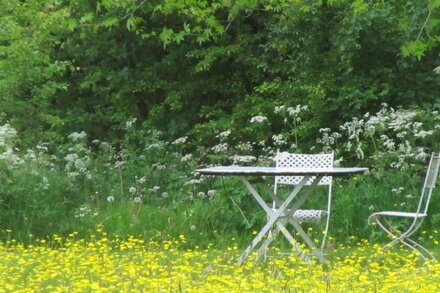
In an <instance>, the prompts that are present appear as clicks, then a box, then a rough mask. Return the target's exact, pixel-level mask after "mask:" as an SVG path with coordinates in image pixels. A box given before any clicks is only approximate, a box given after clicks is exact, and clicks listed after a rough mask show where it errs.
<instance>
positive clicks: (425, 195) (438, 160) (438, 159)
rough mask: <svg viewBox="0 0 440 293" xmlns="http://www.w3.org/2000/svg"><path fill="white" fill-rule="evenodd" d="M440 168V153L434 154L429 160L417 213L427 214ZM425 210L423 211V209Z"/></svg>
mask: <svg viewBox="0 0 440 293" xmlns="http://www.w3.org/2000/svg"><path fill="white" fill-rule="evenodd" d="M439 167H440V153H432V154H431V158H430V160H429V165H428V170H427V171H426V177H425V182H424V184H423V189H422V193H421V196H420V201H419V205H418V207H417V213H424V214H427V212H428V206H429V202H430V201H431V195H432V190H433V189H434V187H435V184H436V182H437V178H438V171H439ZM421 208H423V210H422V209H421Z"/></svg>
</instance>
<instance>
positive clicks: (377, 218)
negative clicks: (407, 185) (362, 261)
mask: <svg viewBox="0 0 440 293" xmlns="http://www.w3.org/2000/svg"><path fill="white" fill-rule="evenodd" d="M439 166H440V153H432V155H431V159H430V160H429V165H428V170H427V172H426V177H425V181H424V184H423V189H422V192H421V194H420V199H419V202H418V205H417V210H416V211H415V212H401V211H382V212H376V213H373V214H371V215H370V217H369V218H368V224H374V223H375V224H377V225H378V226H379V227H380V228H381V229H382V230H383V231H385V233H386V234H388V235H389V236H390V237H391V238H392V239H393V240H392V241H391V242H389V243H388V244H387V245H385V248H389V247H391V246H393V245H394V244H397V243H399V242H400V243H402V244H403V245H405V246H406V247H408V248H409V249H412V250H414V251H416V252H418V253H419V254H420V256H421V257H422V258H423V259H424V260H426V258H430V259H432V260H435V257H434V255H432V253H430V252H429V251H428V250H427V249H426V248H425V247H423V246H422V245H421V244H419V243H417V242H416V241H414V240H413V239H411V238H410V237H411V236H412V235H413V234H414V233H415V232H416V231H417V230H418V229H419V228H420V226H421V225H422V222H423V220H424V219H425V218H426V217H427V216H428V206H429V202H430V201H431V195H432V191H433V189H434V187H435V183H436V181H437V177H438V170H439ZM391 218H394V219H398V218H401V219H406V220H409V223H408V222H407V225H409V226H406V227H408V228H407V229H404V230H403V231H399V230H398V229H396V228H395V227H394V226H393V225H392V223H391V222H390V221H389V220H388V219H391Z"/></svg>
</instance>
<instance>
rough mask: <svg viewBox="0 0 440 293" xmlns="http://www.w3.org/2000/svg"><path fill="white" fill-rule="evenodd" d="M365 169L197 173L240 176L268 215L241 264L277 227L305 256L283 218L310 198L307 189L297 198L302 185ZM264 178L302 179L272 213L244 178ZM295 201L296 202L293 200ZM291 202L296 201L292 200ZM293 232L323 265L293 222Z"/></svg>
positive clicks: (215, 169) (230, 168) (224, 169)
mask: <svg viewBox="0 0 440 293" xmlns="http://www.w3.org/2000/svg"><path fill="white" fill-rule="evenodd" d="M367 170H368V168H361V167H349V168H341V167H333V168H277V167H243V166H217V167H210V168H202V169H197V170H196V171H197V172H199V173H200V174H203V175H218V176H239V177H240V178H241V180H242V182H243V183H244V184H245V186H246V187H247V189H248V190H249V192H250V193H251V194H252V195H253V197H254V198H255V200H256V201H257V202H258V204H259V205H260V206H261V207H262V208H263V210H264V211H265V212H266V213H267V215H268V217H267V223H266V225H264V227H263V228H262V229H261V230H260V232H259V233H258V234H257V235H256V236H255V238H254V239H253V240H252V243H251V244H250V245H249V246H248V247H247V248H246V250H245V251H244V252H243V253H242V255H241V256H240V258H239V261H238V263H239V264H240V265H241V264H242V263H243V262H244V261H245V260H246V259H247V258H248V256H249V255H250V254H251V252H252V251H253V250H254V248H255V247H256V246H257V245H258V244H259V243H260V241H261V240H262V239H263V237H264V236H265V235H266V234H268V233H269V231H271V230H272V229H273V228H276V230H277V231H279V232H281V233H282V234H283V235H284V236H285V237H286V239H287V240H288V241H289V243H290V244H291V245H292V246H293V248H294V249H296V250H297V251H298V253H299V254H300V255H302V256H305V254H303V253H302V249H301V248H300V247H299V245H298V244H297V241H296V240H295V239H294V237H293V236H292V235H291V234H290V232H289V231H288V230H287V229H286V228H285V226H284V225H285V223H286V221H285V219H286V218H288V219H290V218H291V217H290V216H291V215H293V213H294V212H295V211H296V210H297V209H298V208H300V207H301V205H302V204H303V203H304V201H305V200H306V198H307V197H308V196H309V195H310V190H311V188H310V189H307V190H305V192H302V193H301V195H300V196H298V198H297V195H298V194H299V193H300V191H301V190H302V188H303V186H304V185H305V183H306V182H308V181H309V182H310V181H313V183H312V184H311V186H316V185H317V183H318V182H319V181H320V180H321V179H322V177H323V176H344V175H350V174H356V173H363V172H365V171H367ZM263 176H271V177H273V176H304V177H303V178H302V180H301V181H300V182H299V183H298V184H297V185H296V186H295V187H294V188H293V190H292V191H291V192H290V194H289V195H288V196H287V197H286V198H285V199H284V201H282V203H281V204H280V206H279V207H278V208H277V209H276V210H274V209H272V208H270V207H269V206H268V204H267V203H266V202H265V200H264V199H263V198H262V196H261V195H260V194H259V193H258V191H257V190H256V188H255V187H254V185H253V184H251V183H250V181H249V180H248V179H247V177H263ZM266 191H267V192H268V194H269V195H270V196H271V197H272V198H274V197H276V196H275V195H274V194H273V192H272V191H271V190H270V189H266ZM296 198H297V199H296ZM294 199H296V200H295V201H294ZM292 224H293V225H294V228H295V230H297V231H298V232H299V234H300V236H301V237H302V238H303V240H304V241H305V242H306V244H307V245H308V246H309V247H310V248H311V249H312V251H313V252H314V253H315V255H316V256H317V258H318V260H319V262H321V263H324V262H325V258H324V256H323V255H322V253H321V252H320V251H319V250H318V249H316V247H315V245H314V244H313V241H312V240H311V239H310V237H309V236H308V235H307V233H305V232H304V231H303V230H302V229H301V228H300V227H299V225H297V223H295V221H293V222H292ZM273 237H274V236H273V235H272V233H269V235H268V237H267V239H266V240H265V242H264V243H263V244H262V245H261V246H260V249H259V251H258V255H260V256H261V254H262V253H264V249H265V248H266V247H267V246H268V245H269V244H270V243H271V242H272V240H273Z"/></svg>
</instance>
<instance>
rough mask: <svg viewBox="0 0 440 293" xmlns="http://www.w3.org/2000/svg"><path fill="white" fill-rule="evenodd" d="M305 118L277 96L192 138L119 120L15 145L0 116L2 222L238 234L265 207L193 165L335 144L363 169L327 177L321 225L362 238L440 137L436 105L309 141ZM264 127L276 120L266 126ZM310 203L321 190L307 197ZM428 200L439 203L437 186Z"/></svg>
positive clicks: (400, 198) (403, 195)
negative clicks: (119, 136) (330, 195)
mask: <svg viewBox="0 0 440 293" xmlns="http://www.w3.org/2000/svg"><path fill="white" fill-rule="evenodd" d="M312 120H313V113H312V112H311V111H310V110H309V108H308V107H307V106H305V105H297V106H283V105H281V106H276V107H274V108H273V109H272V112H271V113H269V112H268V113H266V114H265V113H261V112H260V113H256V114H255V115H253V116H249V117H248V118H246V121H247V122H246V124H245V125H242V127H241V128H237V127H236V126H234V125H233V124H231V123H230V122H228V123H226V122H225V123H224V125H223V126H222V125H220V124H218V125H217V126H216V127H217V129H216V130H215V131H214V133H212V134H211V138H210V139H209V140H207V141H206V142H204V143H203V142H201V143H200V144H199V143H197V142H198V141H199V140H198V138H197V136H196V133H195V132H191V133H188V134H187V135H184V136H177V137H175V138H172V139H168V140H166V139H164V134H163V133H161V132H160V131H157V130H152V129H148V127H146V126H144V125H140V124H139V123H138V122H137V120H136V119H131V120H129V121H127V122H126V123H125V124H124V125H121V131H124V132H125V137H124V139H123V140H122V141H120V142H119V143H118V144H110V143H107V142H104V141H100V140H97V139H93V138H91V137H89V136H88V134H87V133H85V132H84V131H78V132H74V133H72V134H70V135H69V136H67V137H66V144H65V145H63V146H55V145H51V144H49V143H40V144H39V145H37V146H35V147H34V148H30V149H27V150H20V149H18V142H19V136H18V133H17V132H16V131H15V130H14V129H13V128H12V127H11V126H10V125H9V124H4V125H3V126H2V127H0V175H1V176H0V183H1V185H0V209H1V211H2V213H1V216H0V217H1V219H2V220H1V228H3V229H11V230H12V231H13V233H15V236H16V238H19V239H26V240H28V239H29V235H30V234H32V235H40V236H42V235H50V234H54V233H64V234H65V233H69V232H71V231H77V232H78V233H80V234H81V235H83V236H87V235H90V233H92V231H93V230H94V229H95V227H96V225H98V224H100V223H102V224H104V225H105V226H106V227H108V229H110V231H109V232H110V233H115V234H118V235H122V236H127V235H129V234H132V235H143V236H145V237H147V236H148V235H153V234H154V233H156V232H157V231H160V232H161V233H162V236H163V237H164V239H166V238H167V237H173V236H174V237H175V236H176V235H180V234H182V233H186V234H187V235H190V236H191V237H188V239H189V241H188V243H187V245H200V244H201V243H205V244H207V243H209V242H210V240H211V239H216V241H218V242H219V243H220V242H222V241H223V240H225V239H227V238H228V237H227V236H225V237H223V236H222V235H235V236H237V239H238V240H239V241H240V239H241V240H243V241H244V242H246V241H247V240H246V239H248V238H249V237H252V235H251V232H252V231H253V230H255V229H256V228H257V227H259V226H260V225H261V223H263V222H264V221H265V215H264V213H263V212H262V211H261V210H260V209H259V208H258V206H257V205H256V204H255V203H254V202H253V201H252V199H251V197H250V196H249V194H248V193H247V192H246V189H245V188H244V187H243V186H242V183H241V182H240V180H238V179H237V178H229V177H228V178H223V179H219V178H217V177H216V178H213V177H209V176H200V174H196V173H195V172H194V170H195V169H196V168H197V167H199V166H209V165H215V164H239V165H270V164H274V162H273V157H274V155H275V154H276V152H277V150H281V151H291V152H320V151H325V152H327V151H334V152H335V158H336V162H337V163H339V164H340V165H344V164H346V165H359V166H367V167H369V168H370V171H371V172H370V174H368V175H362V176H355V177H353V178H350V179H349V180H340V179H337V180H335V184H334V189H335V191H334V192H335V194H337V195H336V196H335V200H334V205H333V206H334V210H335V211H342V212H340V213H334V216H333V219H332V224H331V226H332V227H331V229H330V230H331V233H333V236H334V238H335V239H338V241H343V239H345V238H346V237H348V236H349V235H351V234H352V231H357V233H358V234H359V235H358V236H364V237H369V236H370V235H371V228H368V227H367V223H366V219H367V217H368V215H369V214H370V213H372V212H374V211H377V210H380V209H384V208H390V209H391V208H393V209H396V208H402V209H405V208H409V207H411V205H412V204H414V200H412V199H413V198H414V197H415V195H416V194H417V193H418V190H417V188H418V187H419V186H420V184H418V182H417V181H418V180H420V177H419V176H418V174H420V173H421V172H419V171H421V168H422V166H423V165H424V164H423V161H424V159H425V157H426V155H427V154H428V153H429V152H430V150H431V149H435V148H438V147H439V145H438V138H439V137H440V127H439V123H440V122H439V115H438V113H437V112H435V111H424V110H420V109H418V110H412V111H406V110H394V109H393V108H391V107H388V106H386V105H384V107H383V109H381V110H380V111H378V112H377V113H376V114H365V115H364V116H363V117H360V118H353V120H352V121H348V122H346V123H344V124H343V125H341V126H340V127H339V129H338V130H337V131H332V130H331V129H327V128H321V129H319V130H317V131H316V135H317V136H318V138H317V140H316V142H315V143H312V144H311V143H310V142H307V141H304V140H303V137H304V133H305V131H308V132H310V129H311V128H310V127H311V126H310V125H311V121H312ZM273 125H281V126H280V127H279V128H277V129H276V130H274V129H273V128H272V127H273ZM210 131H211V130H210ZM310 145H312V146H310ZM268 183H269V184H270V183H271V182H268ZM319 204H320V200H319V197H311V200H310V201H309V202H307V203H306V205H310V206H317V205H318V206H319ZM432 205H433V207H435V206H438V205H439V201H438V200H436V195H434V200H433V204H432ZM439 223H440V217H432V219H430V220H429V221H428V222H427V228H429V227H434V226H435V225H438V224H439ZM316 233H319V231H317V232H316ZM225 241H226V240H225ZM196 243H197V244H196ZM223 243H224V242H223Z"/></svg>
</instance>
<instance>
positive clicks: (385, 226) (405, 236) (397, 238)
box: [375, 218, 436, 260]
mask: <svg viewBox="0 0 440 293" xmlns="http://www.w3.org/2000/svg"><path fill="white" fill-rule="evenodd" d="M375 222H376V223H377V224H378V225H379V227H380V228H381V229H382V230H383V231H384V232H385V233H387V234H388V235H389V236H390V237H391V238H392V239H393V240H392V241H391V242H389V243H388V244H386V245H385V246H384V250H386V249H387V248H389V247H391V246H393V245H395V244H397V243H398V242H400V243H402V244H403V245H405V246H406V247H407V248H409V249H411V250H413V251H415V252H417V253H418V254H419V255H420V256H421V258H422V259H423V260H426V259H427V256H428V257H429V258H430V259H431V260H435V259H436V258H435V257H434V255H433V254H432V253H431V252H429V251H428V250H427V249H426V248H425V247H423V246H422V245H421V244H419V243H417V242H415V241H414V240H412V239H411V238H409V236H411V235H412V234H413V233H414V232H415V231H416V230H417V228H418V226H419V225H418V226H416V228H415V229H412V231H411V230H407V231H406V232H404V233H400V232H399V231H397V230H396V229H395V228H394V227H393V226H392V225H391V224H390V223H389V222H388V221H387V220H386V219H383V222H382V221H380V219H379V218H376V219H375ZM399 234H400V235H399ZM408 242H409V243H408ZM410 243H411V244H410ZM417 248H418V249H417ZM422 251H423V253H422ZM424 253H425V254H426V255H425V254H424Z"/></svg>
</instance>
